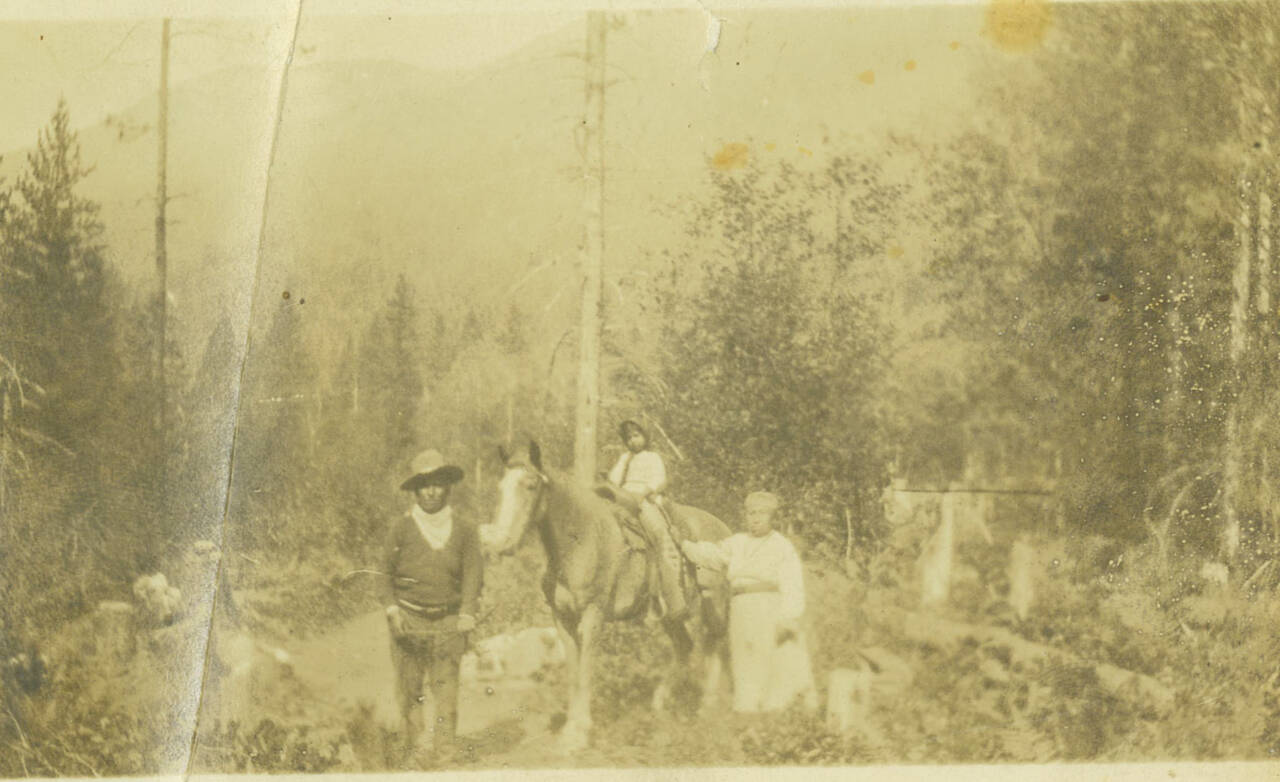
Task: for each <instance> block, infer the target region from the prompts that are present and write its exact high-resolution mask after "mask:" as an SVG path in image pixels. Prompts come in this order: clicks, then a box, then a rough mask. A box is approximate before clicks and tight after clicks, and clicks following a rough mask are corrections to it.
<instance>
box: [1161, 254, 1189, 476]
mask: <svg viewBox="0 0 1280 782" xmlns="http://www.w3.org/2000/svg"><path fill="white" fill-rule="evenodd" d="M1168 296H1169V304H1168V307H1167V308H1166V310H1165V324H1166V326H1167V328H1168V332H1169V336H1168V339H1169V346H1168V348H1167V350H1166V357H1165V359H1166V362H1167V364H1168V369H1169V386H1168V389H1167V390H1166V391H1165V395H1164V447H1165V464H1166V465H1168V466H1170V467H1172V466H1174V465H1176V464H1177V463H1178V457H1179V450H1180V449H1181V447H1182V445H1183V443H1182V441H1181V439H1180V438H1179V437H1178V429H1179V427H1180V426H1181V425H1182V416H1183V413H1184V410H1183V404H1182V400H1183V386H1184V384H1185V382H1186V380H1185V378H1186V370H1187V367H1186V361H1185V359H1184V358H1183V355H1182V330H1183V328H1184V326H1183V324H1182V277H1181V275H1178V276H1177V278H1176V279H1175V280H1174V285H1173V287H1172V288H1171V289H1170V290H1169V294H1168Z"/></svg>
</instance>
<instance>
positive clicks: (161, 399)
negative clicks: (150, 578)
mask: <svg viewBox="0 0 1280 782" xmlns="http://www.w3.org/2000/svg"><path fill="white" fill-rule="evenodd" d="M158 102H159V106H160V108H159V111H158V115H157V117H156V135H157V138H158V140H159V146H160V148H159V150H158V152H157V155H156V283H157V285H158V286H159V291H158V293H159V297H160V301H159V302H158V304H157V307H158V309H157V312H156V318H157V321H158V322H157V323H156V386H157V387H156V399H157V403H156V431H157V440H158V442H157V448H158V449H159V461H158V464H159V468H160V470H161V475H160V476H159V477H160V486H161V492H164V491H165V485H166V484H167V482H168V481H167V480H166V478H167V476H166V475H164V471H165V467H166V465H167V464H168V461H169V454H168V449H167V448H166V444H167V443H168V442H169V422H168V399H167V397H168V390H169V386H168V379H167V378H166V376H165V353H167V352H168V351H167V349H166V348H167V347H168V334H167V332H168V322H169V312H168V307H169V249H168V242H167V236H166V232H167V229H168V220H167V217H166V215H165V209H166V207H167V206H168V204H169V184H168V175H169V174H168V164H169V20H168V19H165V20H164V22H163V23H162V24H161V27H160V95H159V101H158Z"/></svg>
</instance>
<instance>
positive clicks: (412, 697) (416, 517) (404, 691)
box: [382, 450, 484, 763]
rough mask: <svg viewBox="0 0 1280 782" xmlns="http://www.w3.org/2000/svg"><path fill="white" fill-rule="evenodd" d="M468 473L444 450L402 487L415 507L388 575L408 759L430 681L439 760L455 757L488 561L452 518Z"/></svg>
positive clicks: (424, 456)
mask: <svg viewBox="0 0 1280 782" xmlns="http://www.w3.org/2000/svg"><path fill="white" fill-rule="evenodd" d="M461 480H462V469H461V468H459V467H456V466H454V465H452V464H445V462H444V458H443V457H442V456H441V455H440V453H439V452H438V451H434V450H428V451H423V452H422V453H420V454H418V455H417V456H416V457H414V460H413V463H412V475H411V476H410V477H409V478H408V479H407V480H405V482H404V483H402V484H401V485H400V488H401V489H403V490H404V491H408V492H412V493H413V495H414V504H413V505H412V506H411V507H410V509H409V511H408V512H407V513H405V514H404V515H403V516H401V517H400V518H398V519H397V520H396V521H395V522H394V523H393V524H392V525H391V530H390V534H389V535H388V537H387V546H386V552H385V559H384V561H383V569H382V572H383V573H384V574H386V576H385V579H384V582H383V584H384V589H383V605H384V606H386V612H387V624H388V626H389V627H390V630H391V638H392V642H391V662H392V665H393V666H394V668H395V677H396V697H397V701H398V703H399V706H400V716H401V725H402V730H403V731H404V753H405V759H408V758H409V757H410V756H411V755H412V753H413V751H414V748H415V746H416V744H417V739H418V735H419V734H420V733H421V732H422V728H423V720H422V703H423V697H422V679H423V675H424V674H425V675H427V676H429V677H430V684H431V696H432V698H433V700H434V701H435V713H436V719H435V725H434V727H433V734H434V740H433V745H434V750H435V755H436V762H437V763H442V762H447V761H448V760H450V759H451V758H452V757H453V755H454V753H455V746H454V739H455V737H456V734H457V725H458V671H459V667H460V665H461V661H462V654H463V652H465V651H466V646H467V633H469V632H471V630H473V629H474V628H475V626H476V620H475V614H476V601H477V600H478V599H479V596H480V585H481V580H482V570H483V567H484V558H483V555H482V554H481V549H480V539H479V535H478V533H477V531H476V528H475V527H474V526H473V525H471V524H467V523H465V522H462V521H461V520H458V519H455V518H454V517H453V509H452V508H451V507H449V490H450V489H451V488H452V487H453V485H454V484H455V483H457V482H459V481H461Z"/></svg>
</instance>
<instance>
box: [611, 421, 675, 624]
mask: <svg viewBox="0 0 1280 782" xmlns="http://www.w3.org/2000/svg"><path fill="white" fill-rule="evenodd" d="M618 434H620V435H621V436H622V440H623V442H625V443H626V444H627V450H626V452H625V453H623V454H622V456H620V457H618V461H617V463H616V464H614V465H613V469H612V470H610V471H609V483H611V484H613V485H614V486H615V487H617V488H619V489H621V490H622V491H624V492H626V493H627V494H629V495H631V499H632V500H633V501H634V502H635V503H636V505H637V509H638V515H639V516H640V523H641V525H642V526H643V527H644V529H645V532H646V533H647V534H648V537H649V544H650V545H651V546H652V547H653V549H654V552H655V553H656V554H657V556H655V557H654V560H655V562H656V564H657V570H658V587H659V591H660V593H661V595H662V601H663V603H664V604H665V609H666V610H665V616H666V617H667V618H668V619H670V620H673V621H679V620H682V619H684V618H685V617H687V616H688V614H689V608H688V604H687V603H686V602H685V599H684V592H683V590H682V588H681V583H680V552H679V551H678V550H677V549H676V544H677V541H676V540H675V539H674V538H673V537H672V532H671V530H670V529H669V525H668V524H667V518H666V515H665V514H664V513H663V512H662V509H661V508H660V507H659V505H658V504H659V503H660V502H661V501H662V492H663V491H665V490H666V488H667V467H666V465H665V464H663V462H662V457H661V456H660V455H659V454H658V452H657V451H652V450H650V449H649V435H648V433H646V432H645V430H644V429H643V428H642V427H641V426H640V424H638V423H636V422H635V421H623V422H622V423H621V424H620V425H619V426H618Z"/></svg>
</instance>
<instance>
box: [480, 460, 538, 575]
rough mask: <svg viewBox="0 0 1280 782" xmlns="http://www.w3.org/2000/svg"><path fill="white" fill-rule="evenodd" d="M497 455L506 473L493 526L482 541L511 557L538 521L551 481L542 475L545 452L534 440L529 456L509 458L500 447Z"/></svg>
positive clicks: (501, 481)
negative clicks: (535, 521)
mask: <svg viewBox="0 0 1280 782" xmlns="http://www.w3.org/2000/svg"><path fill="white" fill-rule="evenodd" d="M498 455H499V456H501V457H502V463H503V464H504V465H505V466H506V469H505V471H504V472H503V474H502V480H500V481H499V482H498V506H497V508H496V509H495V510H494V512H493V523H492V524H490V525H488V529H487V530H483V531H482V538H483V539H484V541H485V543H486V545H487V546H488V547H489V548H491V549H492V550H496V551H497V552H498V553H500V554H511V553H514V552H515V550H516V548H517V547H518V546H519V545H520V541H521V540H523V539H524V536H525V533H526V532H527V531H528V530H529V527H530V526H531V524H532V522H533V520H534V519H535V518H536V517H537V514H538V510H539V505H540V504H541V502H542V495H543V492H544V490H545V489H546V486H547V483H548V478H547V475H546V473H544V472H543V471H542V452H541V450H540V449H539V448H538V444H537V443H536V442H533V441H532V440H530V441H529V450H528V451H527V452H526V453H517V454H511V455H508V454H507V453H506V451H505V450H504V449H502V448H501V447H499V448H498Z"/></svg>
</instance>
